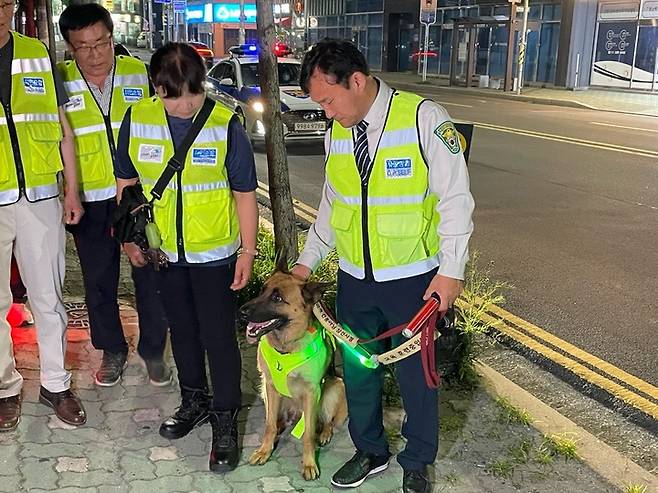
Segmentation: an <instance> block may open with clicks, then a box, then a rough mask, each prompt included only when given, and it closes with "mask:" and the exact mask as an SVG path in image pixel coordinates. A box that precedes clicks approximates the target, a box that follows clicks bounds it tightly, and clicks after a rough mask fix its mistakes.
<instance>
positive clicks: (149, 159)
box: [138, 144, 164, 164]
mask: <svg viewBox="0 0 658 493" xmlns="http://www.w3.org/2000/svg"><path fill="white" fill-rule="evenodd" d="M138 156H139V161H141V162H143V163H158V164H162V160H163V156H164V146H162V145H157V144H139V155H138Z"/></svg>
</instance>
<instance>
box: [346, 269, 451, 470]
mask: <svg viewBox="0 0 658 493" xmlns="http://www.w3.org/2000/svg"><path fill="white" fill-rule="evenodd" d="M435 274H436V270H432V271H430V272H428V273H425V274H422V275H419V276H415V277H411V278H407V279H398V280H394V281H387V282H375V281H372V280H359V279H355V278H354V277H352V276H350V275H349V274H346V273H345V272H343V271H340V270H339V271H338V293H337V299H336V315H337V318H338V321H339V322H340V323H342V324H346V325H347V326H348V327H349V328H350V329H351V330H352V331H353V332H354V334H356V335H357V336H359V337H362V338H371V337H375V336H377V335H379V334H381V333H382V332H384V331H385V330H387V329H390V328H392V327H395V326H398V325H400V324H402V323H405V322H408V321H409V320H411V318H412V317H413V315H415V313H416V312H417V311H418V310H419V309H420V308H421V307H422V306H423V304H424V303H425V302H424V301H423V294H424V293H425V290H426V289H427V286H428V285H429V283H430V281H431V279H432V277H433V276H434V275H435ZM403 339H404V338H403V337H402V336H401V335H399V336H396V337H395V338H394V339H393V340H392V341H389V344H387V343H386V341H378V342H375V343H371V344H369V345H367V346H366V349H368V350H369V351H370V352H371V353H377V354H381V353H382V352H384V351H386V350H388V349H390V347H391V343H392V347H395V346H398V345H399V344H400V343H401V342H403ZM343 360H344V372H345V387H346V391H347V404H348V410H349V425H348V427H349V432H350V436H351V437H352V441H353V442H354V445H355V446H356V448H357V449H358V450H361V451H363V452H367V453H371V454H376V455H387V454H389V449H388V442H387V440H386V434H385V432H384V426H383V412H382V387H383V379H384V368H383V367H382V366H380V367H378V368H377V369H374V370H373V369H370V368H366V367H364V366H363V365H361V363H360V362H359V361H358V360H357V359H356V358H355V357H354V356H352V355H351V354H350V353H348V352H347V351H343ZM395 373H396V377H397V380H398V383H399V385H400V393H401V395H402V401H403V405H404V410H405V413H406V415H407V417H406V420H405V423H404V425H403V426H402V435H403V436H404V437H405V438H406V439H407V445H406V447H405V449H404V450H403V451H402V452H400V453H399V454H398V462H399V463H400V465H401V466H402V467H403V468H404V469H421V468H424V467H425V466H426V465H429V464H432V463H433V462H434V460H435V459H436V454H437V451H438V441H439V439H438V433H439V408H438V394H437V391H436V390H432V389H429V388H428V387H427V385H426V384H425V378H424V376H423V367H422V363H421V360H420V353H416V354H415V355H413V356H409V357H407V358H405V359H403V360H401V361H400V362H398V363H396V364H395Z"/></svg>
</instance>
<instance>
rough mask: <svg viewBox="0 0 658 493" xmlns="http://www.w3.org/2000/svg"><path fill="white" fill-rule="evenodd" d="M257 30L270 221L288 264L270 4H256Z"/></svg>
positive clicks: (290, 253) (291, 228) (293, 241)
mask: <svg viewBox="0 0 658 493" xmlns="http://www.w3.org/2000/svg"><path fill="white" fill-rule="evenodd" d="M256 9H257V10H256V24H257V27H258V39H259V41H260V42H259V52H258V71H259V73H260V88H261V98H262V103H263V106H264V108H265V111H264V112H263V124H264V126H265V147H266V150H267V164H268V166H267V172H268V177H269V188H270V202H271V203H272V217H273V220H274V246H275V248H276V252H277V254H278V255H279V258H281V259H284V258H285V259H286V260H287V261H288V263H290V262H292V261H294V260H296V259H297V253H298V252H297V225H296V223H295V212H294V210H293V206H292V195H291V194H290V177H289V175H288V158H287V155H286V146H285V142H284V137H283V121H282V118H281V98H280V94H279V74H278V70H277V62H276V56H275V55H274V49H273V48H274V15H273V13H272V2H271V1H270V0H257V1H256Z"/></svg>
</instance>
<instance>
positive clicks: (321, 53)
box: [299, 38, 370, 94]
mask: <svg viewBox="0 0 658 493" xmlns="http://www.w3.org/2000/svg"><path fill="white" fill-rule="evenodd" d="M316 68H317V69H318V70H320V72H323V73H325V74H327V75H330V76H332V77H334V78H335V79H336V84H342V85H343V86H345V87H349V78H350V76H351V75H352V74H353V73H354V72H361V73H363V74H365V75H370V69H369V68H368V62H366V57H365V56H363V53H361V52H360V51H359V49H358V48H357V47H356V46H355V45H354V43H352V42H350V41H345V40H340V39H331V38H325V39H323V40H322V41H319V42H318V43H316V44H315V45H314V46H313V48H311V49H310V50H309V51H308V52H307V53H306V55H305V56H304V61H303V62H302V70H301V74H300V77H299V85H300V86H301V87H302V89H303V90H304V92H305V93H307V94H308V83H309V80H310V78H311V76H312V75H313V72H314V71H315V69H316Z"/></svg>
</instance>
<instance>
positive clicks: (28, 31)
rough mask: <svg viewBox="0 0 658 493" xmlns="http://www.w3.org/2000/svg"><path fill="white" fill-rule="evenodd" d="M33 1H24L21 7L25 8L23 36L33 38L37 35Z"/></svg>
mask: <svg viewBox="0 0 658 493" xmlns="http://www.w3.org/2000/svg"><path fill="white" fill-rule="evenodd" d="M34 1H35V0H25V2H24V3H23V6H24V7H25V33H24V34H25V35H26V36H30V37H31V38H35V37H36V35H37V25H36V23H35V22H34Z"/></svg>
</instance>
